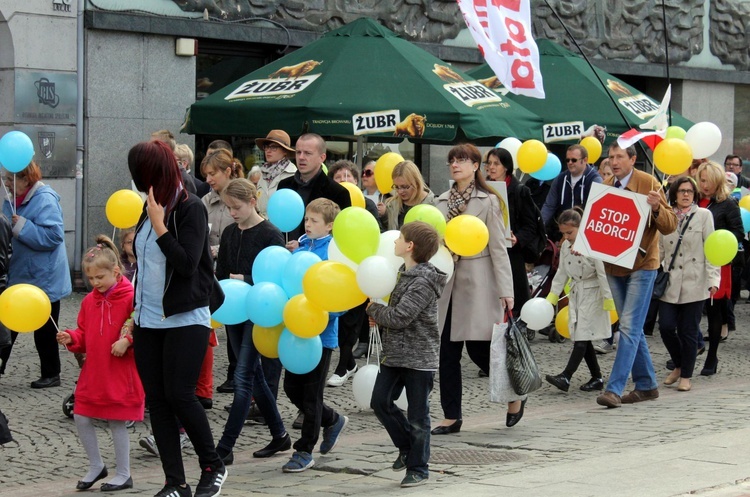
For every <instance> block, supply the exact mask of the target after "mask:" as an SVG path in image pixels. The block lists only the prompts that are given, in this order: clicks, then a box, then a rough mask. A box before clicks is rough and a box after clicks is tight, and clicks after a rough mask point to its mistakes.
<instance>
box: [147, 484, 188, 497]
mask: <svg viewBox="0 0 750 497" xmlns="http://www.w3.org/2000/svg"><path fill="white" fill-rule="evenodd" d="M175 496H179V497H193V492H191V491H190V485H187V484H186V485H185V486H184V487H181V486H179V485H174V486H172V485H165V486H164V488H162V489H161V490H159V493H158V494H156V495H154V497H175Z"/></svg>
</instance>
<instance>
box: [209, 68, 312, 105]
mask: <svg viewBox="0 0 750 497" xmlns="http://www.w3.org/2000/svg"><path fill="white" fill-rule="evenodd" d="M319 77H320V74H311V75H309V76H303V77H301V78H298V79H288V78H274V79H254V80H251V81H246V82H245V83H242V84H241V85H240V86H239V87H238V88H237V89H236V90H234V91H233V92H232V93H230V94H229V95H227V96H226V97H224V100H236V99H238V98H255V97H274V96H278V95H293V94H295V93H299V92H301V91H304V90H305V89H306V88H307V87H308V86H310V85H311V84H312V83H313V82H314V81H315V80H316V79H318V78H319Z"/></svg>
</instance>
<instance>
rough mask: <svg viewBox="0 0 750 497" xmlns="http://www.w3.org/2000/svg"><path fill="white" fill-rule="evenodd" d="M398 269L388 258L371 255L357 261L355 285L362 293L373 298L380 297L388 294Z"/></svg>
mask: <svg viewBox="0 0 750 497" xmlns="http://www.w3.org/2000/svg"><path fill="white" fill-rule="evenodd" d="M397 279H398V271H397V270H396V269H395V268H394V267H393V264H391V263H390V262H388V259H386V258H385V257H381V256H379V255H371V256H370V257H367V258H366V259H365V260H363V261H362V262H360V263H359V267H358V268H357V285H358V286H359V289H360V290H362V293H364V294H365V295H367V296H368V297H370V298H373V299H382V298H383V297H385V296H386V295H390V293H391V292H392V291H393V288H394V287H395V286H396V280H397Z"/></svg>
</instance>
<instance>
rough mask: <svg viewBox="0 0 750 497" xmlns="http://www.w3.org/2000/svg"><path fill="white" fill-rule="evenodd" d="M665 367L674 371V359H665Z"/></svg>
mask: <svg viewBox="0 0 750 497" xmlns="http://www.w3.org/2000/svg"><path fill="white" fill-rule="evenodd" d="M667 369H668V370H670V371H674V361H673V360H672V359H669V360H668V361H667Z"/></svg>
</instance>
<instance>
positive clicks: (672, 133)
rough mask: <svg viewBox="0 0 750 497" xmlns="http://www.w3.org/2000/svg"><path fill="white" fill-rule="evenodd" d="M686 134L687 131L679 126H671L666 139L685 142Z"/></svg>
mask: <svg viewBox="0 0 750 497" xmlns="http://www.w3.org/2000/svg"><path fill="white" fill-rule="evenodd" d="M686 134H687V131H685V130H684V129H683V128H681V127H679V126H670V127H668V128H667V135H666V136H665V137H664V138H677V139H679V140H684V139H685V135H686Z"/></svg>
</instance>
